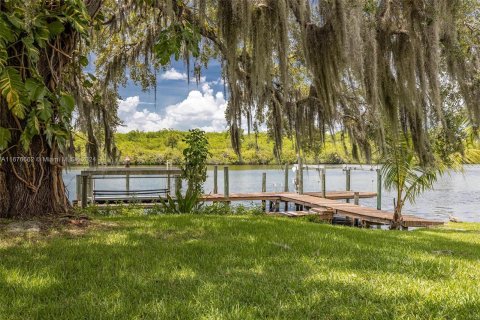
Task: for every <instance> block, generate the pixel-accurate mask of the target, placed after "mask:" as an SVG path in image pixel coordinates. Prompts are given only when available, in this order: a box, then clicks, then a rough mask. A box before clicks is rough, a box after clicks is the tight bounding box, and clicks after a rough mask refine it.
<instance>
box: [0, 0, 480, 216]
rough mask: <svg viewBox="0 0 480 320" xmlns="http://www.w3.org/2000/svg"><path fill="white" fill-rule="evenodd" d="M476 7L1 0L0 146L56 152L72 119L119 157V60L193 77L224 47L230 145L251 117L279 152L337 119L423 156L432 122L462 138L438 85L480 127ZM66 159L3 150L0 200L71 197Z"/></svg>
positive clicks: (448, 0)
mask: <svg viewBox="0 0 480 320" xmlns="http://www.w3.org/2000/svg"><path fill="white" fill-rule="evenodd" d="M479 21H480V4H479V3H478V1H476V0H453V1H452V0H381V1H376V0H315V1H312V0H118V1H117V0H105V1H99V0H83V1H81V0H65V1H24V2H20V1H2V2H1V3H0V93H1V100H0V111H1V113H0V152H1V154H2V156H3V155H8V156H9V157H15V156H21V157H39V156H41V157H46V156H49V157H52V158H54V159H57V158H61V156H62V155H64V154H65V153H67V152H68V145H69V142H70V145H72V143H71V141H72V139H71V138H72V135H73V134H74V131H75V130H81V131H84V132H85V133H86V135H87V142H86V143H87V150H88V152H89V155H90V156H91V158H92V159H95V155H97V154H98V149H99V147H100V145H103V146H104V148H105V151H106V154H107V156H108V157H109V158H110V159H111V161H112V162H114V161H115V159H116V158H118V152H117V150H116V148H115V144H114V141H113V132H114V130H115V127H116V125H117V124H118V123H119V119H118V117H117V115H116V108H117V98H118V93H117V91H118V87H119V86H120V85H123V84H125V82H126V74H127V71H128V73H129V76H130V78H131V79H132V80H134V81H135V82H136V83H138V84H140V85H141V86H142V87H144V88H155V84H156V74H157V71H158V69H160V68H162V67H164V66H166V65H168V64H169V62H170V60H171V58H172V57H173V58H175V59H183V60H184V61H185V64H186V65H187V67H188V70H189V72H188V74H189V76H190V74H191V72H192V76H193V78H194V79H197V81H198V79H199V77H200V74H201V72H202V69H203V68H205V67H207V66H208V62H209V61H210V60H211V59H220V60H221V61H222V66H223V68H222V69H223V76H224V78H225V80H226V87H227V89H228V93H229V96H228V100H229V103H228V109H227V112H226V118H227V120H228V124H229V127H230V135H231V141H232V145H233V146H234V148H235V150H236V152H237V154H238V155H241V134H242V132H241V131H242V130H241V128H242V121H246V122H247V127H248V131H249V132H250V131H254V132H256V131H258V129H259V127H260V126H261V125H262V124H266V125H267V127H268V129H269V134H270V135H271V136H272V137H273V139H274V141H275V142H276V147H275V150H276V153H277V155H279V154H280V152H279V151H280V150H281V148H282V137H283V136H285V135H288V136H291V137H294V139H295V141H296V147H297V151H298V152H299V153H300V152H301V150H305V149H306V148H319V147H320V146H321V144H322V141H323V139H324V133H325V132H327V131H332V132H337V131H339V130H341V131H343V132H344V134H348V135H349V136H350V138H351V139H350V140H351V141H352V142H353V144H352V150H353V154H354V155H356V156H359V155H360V153H363V156H364V157H366V158H367V159H370V157H371V152H372V146H373V145H376V146H378V147H379V148H378V150H380V151H381V152H382V151H385V150H387V149H386V148H385V146H386V143H385V142H386V141H391V140H392V139H393V140H394V141H395V140H397V141H400V140H401V139H403V138H405V137H408V139H405V140H406V141H412V144H413V146H414V150H415V152H416V154H417V155H418V158H419V161H420V163H421V164H422V165H428V164H429V163H431V162H432V161H433V157H432V143H431V140H432V137H435V138H438V136H439V134H440V135H441V136H442V139H443V140H444V141H445V142H446V143H447V144H448V143H452V144H454V143H455V141H454V140H455V137H456V134H455V130H454V128H451V127H450V126H449V125H448V124H449V121H448V117H447V114H448V112H449V110H448V103H446V100H447V99H448V98H449V97H450V95H448V94H444V92H445V90H447V91H450V92H454V93H455V94H456V95H457V96H458V97H460V99H461V101H462V105H463V106H464V110H465V112H466V114H467V116H468V119H469V121H470V124H471V125H472V126H473V129H474V130H473V131H475V130H476V128H477V127H478V123H479V121H480V104H479V101H480V54H479V50H480V49H479V45H480V22H479ZM89 55H91V56H94V57H95V64H96V73H95V74H87V73H85V72H83V71H82V70H83V68H84V67H85V66H86V65H87V64H88V57H89ZM74 108H75V110H74ZM73 115H76V117H75V121H74V123H75V126H76V128H72V127H71V124H72V116H73ZM450 123H451V122H450ZM433 128H436V130H432V129H433ZM439 128H440V129H439ZM100 140H103V142H101V141H100ZM91 164H92V165H95V161H92V163H91ZM62 167H63V163H57V162H55V163H52V162H51V161H49V162H46V163H41V164H40V163H38V162H34V163H22V164H21V165H20V167H18V166H17V164H12V163H5V162H3V163H1V164H0V199H1V200H2V203H1V204H0V215H7V216H8V215H15V214H18V212H19V211H22V210H23V211H25V210H27V211H29V210H33V211H36V212H41V211H47V212H48V211H50V212H59V211H61V210H64V209H65V208H67V207H68V204H67V201H66V197H65V190H64V185H63V181H62V179H61V169H62ZM52 192H53V194H52ZM26 194H28V195H29V200H28V201H26V202H22V201H20V200H19V197H21V196H20V195H26ZM40 194H43V195H41V196H40ZM42 199H43V200H42ZM45 199H49V200H48V201H47V200H45ZM42 201H43V202H42ZM40 202H42V203H48V204H47V205H43V206H40V207H38V206H36V204H37V203H40Z"/></svg>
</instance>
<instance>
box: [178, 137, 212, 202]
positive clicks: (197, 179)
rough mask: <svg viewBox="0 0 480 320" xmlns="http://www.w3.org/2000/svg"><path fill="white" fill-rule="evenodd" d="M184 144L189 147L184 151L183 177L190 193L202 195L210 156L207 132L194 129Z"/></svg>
mask: <svg viewBox="0 0 480 320" xmlns="http://www.w3.org/2000/svg"><path fill="white" fill-rule="evenodd" d="M184 142H185V143H186V144H187V147H186V148H185V150H183V156H184V160H185V162H184V163H183V165H182V175H183V178H185V179H186V180H187V181H188V191H191V192H192V194H200V193H201V192H202V190H203V183H204V182H205V180H207V159H208V156H209V155H210V152H209V151H208V140H207V138H206V137H205V132H203V131H202V130H199V129H193V130H190V131H189V133H188V135H187V136H186V137H185V139H184ZM188 191H187V192H188Z"/></svg>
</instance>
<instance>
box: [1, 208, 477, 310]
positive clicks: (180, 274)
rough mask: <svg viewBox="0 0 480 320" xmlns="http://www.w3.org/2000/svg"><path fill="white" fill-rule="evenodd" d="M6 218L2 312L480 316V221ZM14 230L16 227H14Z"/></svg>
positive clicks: (227, 217)
mask: <svg viewBox="0 0 480 320" xmlns="http://www.w3.org/2000/svg"><path fill="white" fill-rule="evenodd" d="M6 224H7V222H6V221H3V222H1V223H0V225H2V228H0V229H1V230H3V231H0V319H479V318H480V225H475V224H454V225H449V226H447V227H445V228H443V229H435V230H432V229H430V230H418V231H414V232H390V231H382V230H362V229H355V228H349V227H339V226H330V225H324V224H315V223H312V222H307V221H302V220H291V219H283V218H271V217H255V216H195V215H183V216H147V217H108V218H95V219H94V220H93V221H92V222H91V223H90V226H89V227H87V228H85V227H73V226H71V227H65V228H63V227H62V228H60V227H58V228H56V227H55V228H51V229H48V230H41V232H36V231H33V232H26V233H24V232H18V231H17V232H13V231H12V230H9V228H8V227H7V226H6ZM10 229H11V228H10Z"/></svg>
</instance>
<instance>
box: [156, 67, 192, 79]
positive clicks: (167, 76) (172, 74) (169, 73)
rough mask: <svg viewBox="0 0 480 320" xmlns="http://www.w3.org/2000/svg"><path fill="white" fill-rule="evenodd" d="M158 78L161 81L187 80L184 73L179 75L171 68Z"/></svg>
mask: <svg viewBox="0 0 480 320" xmlns="http://www.w3.org/2000/svg"><path fill="white" fill-rule="evenodd" d="M160 78H161V79H163V80H187V79H188V76H187V74H186V73H185V72H184V73H180V72H178V71H177V70H175V68H171V69H170V70H167V71H165V73H163V74H162V75H161V76H160Z"/></svg>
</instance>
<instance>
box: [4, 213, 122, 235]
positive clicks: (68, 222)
mask: <svg viewBox="0 0 480 320" xmlns="http://www.w3.org/2000/svg"><path fill="white" fill-rule="evenodd" d="M116 226H117V225H116V224H115V223H110V222H102V221H94V220H91V219H90V218H89V217H88V216H63V217H46V218H41V219H37V220H30V221H11V220H10V221H8V220H2V221H1V223H0V237H2V236H3V237H18V236H20V237H21V236H35V235H38V236H39V237H41V236H53V235H56V234H64V235H72V236H81V235H83V234H85V233H86V232H88V231H89V230H91V229H105V230H107V229H111V228H114V227H116Z"/></svg>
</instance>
